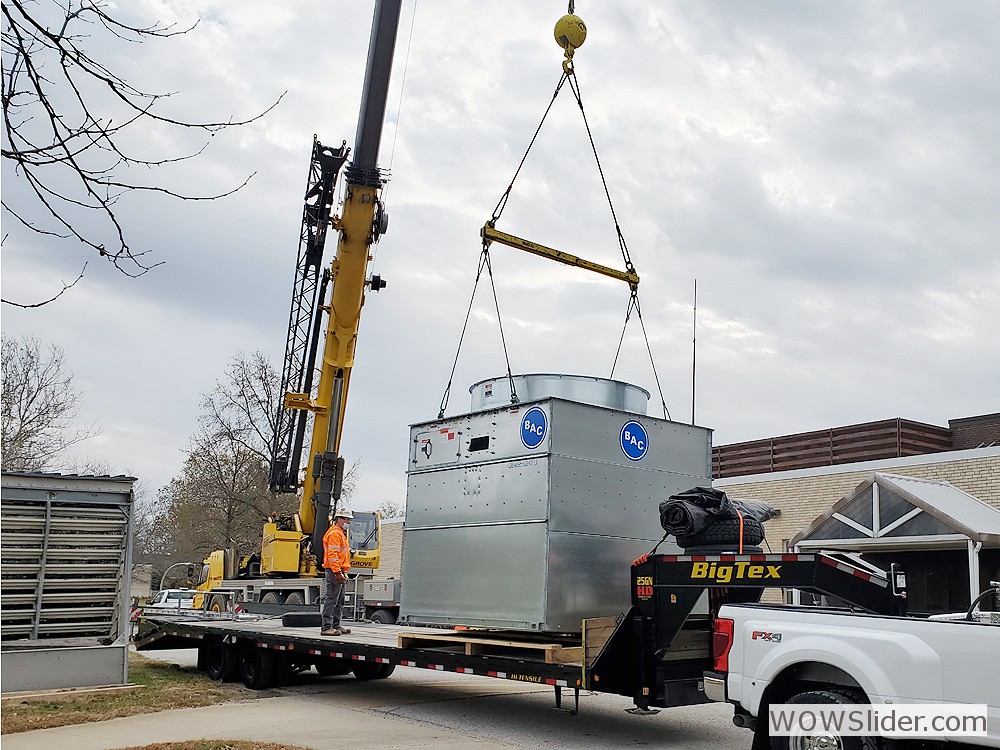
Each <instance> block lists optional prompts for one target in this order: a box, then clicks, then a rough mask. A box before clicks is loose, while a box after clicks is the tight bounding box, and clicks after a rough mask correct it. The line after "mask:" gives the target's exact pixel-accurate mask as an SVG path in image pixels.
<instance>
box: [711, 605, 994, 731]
mask: <svg viewBox="0 0 1000 750" xmlns="http://www.w3.org/2000/svg"><path fill="white" fill-rule="evenodd" d="M983 614H984V615H986V616H985V617H979V618H970V619H965V618H964V617H963V618H962V619H960V620H954V619H948V620H932V619H919V618H914V617H900V616H887V615H877V614H859V613H857V612H851V611H846V610H845V611H840V610H830V609H826V608H813V607H790V606H780V605H776V606H768V605H762V604H726V605H723V606H722V607H721V608H720V610H719V612H718V615H717V617H716V619H715V622H714V625H713V646H714V648H713V652H714V654H715V663H714V670H713V671H712V672H706V673H705V688H704V689H705V693H706V695H708V697H709V698H711V699H713V700H717V701H729V702H730V703H733V704H734V705H735V712H736V713H735V716H734V718H733V721H734V722H735V723H736V724H737V726H744V727H748V728H750V729H753V730H754V742H753V750H764V749H765V748H772V749H773V748H781V749H785V748H788V749H789V750H791V749H793V748H795V749H801V750H810V749H813V748H815V749H816V750H819V748H837V749H838V750H881V749H883V748H891V747H893V745H892V744H891V742H890V741H888V740H885V739H880V738H877V737H849V736H839V735H837V734H821V733H820V734H817V735H815V736H811V737H809V736H807V737H797V738H792V737H770V736H769V735H768V729H767V722H768V708H769V706H772V705H775V704H784V703H799V704H803V703H810V704H838V703H843V704H851V703H870V704H872V705H873V706H881V705H888V704H899V703H936V704H986V705H987V715H988V722H987V723H988V727H987V735H988V736H986V737H961V738H957V737H950V738H944V739H945V741H956V742H962V743H967V744H970V745H978V746H983V747H995V748H1000V619H998V618H1000V616H998V615H997V614H996V613H983ZM991 619H993V620H996V622H995V623H994V624H991V623H990V620H991ZM946 746H947V747H950V746H951V745H946Z"/></svg>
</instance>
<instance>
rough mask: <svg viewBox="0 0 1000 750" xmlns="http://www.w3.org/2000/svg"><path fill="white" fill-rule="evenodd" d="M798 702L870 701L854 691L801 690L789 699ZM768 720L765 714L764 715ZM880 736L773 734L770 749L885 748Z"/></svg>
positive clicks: (860, 702) (842, 702)
mask: <svg viewBox="0 0 1000 750" xmlns="http://www.w3.org/2000/svg"><path fill="white" fill-rule="evenodd" d="M796 703H799V704H801V703H813V704H815V703H822V704H829V705H846V706H850V705H856V704H863V703H867V701H865V700H864V696H862V695H859V694H858V693H855V692H853V691H851V690H812V691H810V692H808V693H799V694H798V695H795V696H793V697H792V698H790V699H789V700H788V701H787V704H788V705H794V704H796ZM761 719H762V720H763V721H764V722H766V721H767V718H766V717H761ZM883 747H884V745H883V743H882V740H881V738H879V737H843V736H841V735H839V734H836V733H831V732H817V733H816V734H813V735H805V736H801V735H800V736H796V737H771V750H882V748H883Z"/></svg>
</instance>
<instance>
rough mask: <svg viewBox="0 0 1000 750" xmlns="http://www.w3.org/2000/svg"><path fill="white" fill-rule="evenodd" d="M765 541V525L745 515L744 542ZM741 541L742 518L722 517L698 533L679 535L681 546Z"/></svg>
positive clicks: (702, 545) (701, 545)
mask: <svg viewBox="0 0 1000 750" xmlns="http://www.w3.org/2000/svg"><path fill="white" fill-rule="evenodd" d="M762 541H764V527H763V526H762V525H761V523H760V521H758V520H757V519H756V518H754V517H753V516H750V515H744V516H743V544H744V545H747V544H750V545H757V544H760V543H761V542H762ZM739 543H740V519H738V518H720V519H719V520H718V521H716V522H715V523H713V524H712V525H711V526H708V527H706V528H704V529H702V530H701V531H699V532H698V533H697V534H688V535H687V536H679V537H677V544H678V545H679V546H681V547H684V548H687V547H704V546H707V545H716V544H736V545H738V544H739Z"/></svg>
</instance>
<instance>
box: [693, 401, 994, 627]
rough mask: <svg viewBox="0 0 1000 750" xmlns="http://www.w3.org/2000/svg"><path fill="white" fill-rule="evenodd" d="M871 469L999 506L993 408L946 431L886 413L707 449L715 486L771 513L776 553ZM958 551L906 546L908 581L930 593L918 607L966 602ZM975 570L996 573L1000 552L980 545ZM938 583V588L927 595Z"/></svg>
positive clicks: (951, 424)
mask: <svg viewBox="0 0 1000 750" xmlns="http://www.w3.org/2000/svg"><path fill="white" fill-rule="evenodd" d="M741 472H742V473H741ZM875 472H886V473H890V474H894V475H900V476H906V477H915V478H918V479H928V480H934V481H940V482H947V483H949V484H950V485H952V486H954V487H956V488H958V489H959V490H961V491H963V492H965V493H968V494H969V495H971V496H973V497H974V498H977V499H978V500H980V501H982V502H983V503H985V504H987V505H989V506H992V507H993V508H995V509H997V510H1000V413H998V414H986V415H982V416H978V417H968V418H963V419H954V420H950V421H949V426H948V427H939V426H935V425H926V424H922V423H918V422H911V421H908V420H902V419H894V420H885V421H882V422H872V423H866V424H862V425H850V426H847V427H838V428H831V429H829V430H820V431H815V432H809V433H800V434H797V435H788V436H783V437H777V438H767V439H765V440H756V441H751V442H748V443H737V444H733V445H724V446H718V447H716V448H714V449H713V473H714V474H715V477H716V478H715V479H714V482H713V484H714V486H716V487H718V488H720V489H722V490H724V491H725V492H726V493H727V494H728V495H730V496H731V497H736V498H739V497H746V498H757V499H760V500H765V501H767V502H769V503H771V504H772V505H774V506H775V507H777V508H779V509H780V511H781V514H780V515H779V516H778V517H777V518H774V519H772V520H770V521H768V522H767V524H766V530H767V539H768V544H769V546H770V548H771V550H773V551H775V552H777V551H781V550H784V549H785V547H786V545H787V544H788V542H789V541H790V540H792V539H793V538H794V537H795V536H796V535H797V534H799V533H800V532H803V531H805V530H806V529H808V528H809V527H810V525H812V524H813V522H814V520H815V519H817V518H818V517H819V516H821V515H823V514H824V513H827V512H829V511H830V509H831V508H832V506H833V505H834V504H835V503H837V502H838V501H841V500H842V499H843V498H844V497H845V496H847V495H849V494H850V493H852V492H854V491H855V490H856V488H858V487H859V485H862V484H863V483H865V482H866V481H867V480H869V479H870V478H871V477H872V475H873V474H874V473H875ZM889 551H890V550H885V549H883V550H882V552H881V553H880V557H884V556H885V554H886V553H887V552H889ZM964 555H965V551H964V550H962V549H958V547H957V546H956V547H955V548H954V549H944V548H940V549H937V550H934V551H928V552H927V553H926V554H925V555H923V556H919V555H915V554H914V552H913V550H912V549H911V550H908V551H907V553H906V556H907V558H908V564H909V565H910V567H911V569H912V570H913V576H914V577H915V578H914V580H915V582H916V583H917V584H918V585H919V586H922V587H923V588H924V589H927V590H928V591H929V592H930V593H928V595H927V596H925V597H924V600H923V601H922V602H919V603H918V604H919V605H920V606H924V607H926V608H928V609H930V610H935V609H947V608H951V609H954V608H956V607H962V606H967V605H968V602H969V599H968V574H967V572H964V571H963V569H962V565H964V562H963V561H964ZM914 566H916V567H914ZM935 570H937V571H938V572H940V571H943V570H948V571H950V573H949V575H948V580H947V581H946V582H945V583H943V584H940V585H939V584H937V583H934V582H933V581H932V582H931V583H928V580H929V579H931V578H933V577H934V575H935ZM981 570H982V578H983V579H984V580H989V579H990V577H991V576H992V580H997V578H1000V552H998V551H996V550H994V551H989V550H988V551H987V552H986V553H985V557H984V560H983V565H982V568H981ZM921 571H923V572H921ZM920 577H922V580H917V578H920ZM941 586H944V588H945V593H944V594H941V595H938V594H935V593H934V591H937V590H939V589H940V588H941ZM928 587H929V588H928ZM963 601H964V605H963V604H962V602H963Z"/></svg>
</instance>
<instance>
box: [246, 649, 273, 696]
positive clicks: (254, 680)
mask: <svg viewBox="0 0 1000 750" xmlns="http://www.w3.org/2000/svg"><path fill="white" fill-rule="evenodd" d="M239 661H240V679H241V680H243V684H244V685H246V686H247V687H248V688H250V689H251V690H266V689H267V688H269V687H271V686H272V685H274V684H275V683H276V682H277V681H278V678H279V677H280V673H281V671H282V670H281V669H280V665H279V664H278V657H277V656H275V655H274V654H273V653H271V651H270V650H269V649H266V648H260V647H259V646H257V645H256V644H253V643H247V644H245V645H244V646H243V647H242V648H240V650H239Z"/></svg>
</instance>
